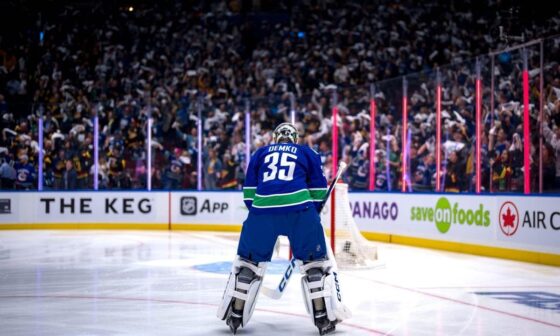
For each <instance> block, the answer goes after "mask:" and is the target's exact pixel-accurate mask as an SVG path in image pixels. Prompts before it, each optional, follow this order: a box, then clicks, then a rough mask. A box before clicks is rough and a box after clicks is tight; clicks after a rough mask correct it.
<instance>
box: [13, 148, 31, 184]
mask: <svg viewBox="0 0 560 336" xmlns="http://www.w3.org/2000/svg"><path fill="white" fill-rule="evenodd" d="M14 169H15V171H16V182H15V186H16V189H18V190H31V189H33V182H34V181H35V178H36V174H35V168H34V167H33V165H31V164H30V163H29V158H28V156H27V154H21V155H20V156H19V160H18V162H17V163H16V164H15V166H14Z"/></svg>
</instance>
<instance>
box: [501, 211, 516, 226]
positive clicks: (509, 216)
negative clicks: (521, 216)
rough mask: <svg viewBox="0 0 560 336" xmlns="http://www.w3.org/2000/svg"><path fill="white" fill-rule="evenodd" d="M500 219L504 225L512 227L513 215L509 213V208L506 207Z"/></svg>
mask: <svg viewBox="0 0 560 336" xmlns="http://www.w3.org/2000/svg"><path fill="white" fill-rule="evenodd" d="M502 219H503V220H504V227H507V226H511V227H512V228H513V227H514V224H513V222H514V221H515V215H513V214H512V213H511V208H509V207H508V208H507V211H506V213H505V214H503V215H502Z"/></svg>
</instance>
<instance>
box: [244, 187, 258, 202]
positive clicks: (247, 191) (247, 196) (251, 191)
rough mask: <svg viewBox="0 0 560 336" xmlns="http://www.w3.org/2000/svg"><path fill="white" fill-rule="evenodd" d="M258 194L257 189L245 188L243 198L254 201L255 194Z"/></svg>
mask: <svg viewBox="0 0 560 336" xmlns="http://www.w3.org/2000/svg"><path fill="white" fill-rule="evenodd" d="M256 193H257V188H247V187H245V188H243V198H244V199H253V198H255V194H256Z"/></svg>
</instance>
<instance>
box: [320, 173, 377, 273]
mask: <svg viewBox="0 0 560 336" xmlns="http://www.w3.org/2000/svg"><path fill="white" fill-rule="evenodd" d="M335 192H336V194H335V209H334V213H335V216H334V222H335V223H334V228H335V230H334V232H335V236H334V246H331V247H332V249H333V252H334V254H335V258H336V261H337V264H338V267H339V268H341V269H358V268H374V267H376V266H377V264H378V263H377V247H376V246H375V245H374V244H373V243H372V242H370V241H369V240H367V239H366V238H364V236H362V234H361V233H360V230H359V229H358V226H357V225H356V222H355V221H354V218H353V217H352V211H351V209H350V200H349V198H348V185H347V184H343V183H337V185H336V187H335V189H334V190H333V193H335ZM331 204H332V203H331V200H330V199H329V201H328V202H327V204H326V206H325V207H324V208H323V211H322V213H321V222H322V223H323V227H324V228H325V232H326V233H327V237H328V238H329V242H331V233H332V230H331Z"/></svg>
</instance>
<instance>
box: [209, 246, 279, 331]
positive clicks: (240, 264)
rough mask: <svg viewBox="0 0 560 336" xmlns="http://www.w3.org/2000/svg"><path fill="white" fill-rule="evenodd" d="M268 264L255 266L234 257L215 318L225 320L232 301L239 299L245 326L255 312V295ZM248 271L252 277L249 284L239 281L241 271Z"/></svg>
mask: <svg viewBox="0 0 560 336" xmlns="http://www.w3.org/2000/svg"><path fill="white" fill-rule="evenodd" d="M267 264H268V263H266V262H260V263H258V264H257V265H255V264H253V263H251V262H248V261H246V260H244V259H242V258H241V257H239V256H236V258H235V260H234V261H233V264H232V267H231V273H230V275H229V279H228V283H227V286H226V289H225V291H224V295H223V297H222V303H221V304H220V306H219V307H218V312H217V314H216V316H217V317H218V318H219V319H222V320H225V319H226V318H227V316H228V313H230V311H231V309H232V301H233V299H235V298H237V299H241V300H243V301H244V302H245V304H244V306H243V326H245V325H246V324H247V323H248V322H249V319H250V318H251V316H252V315H253V311H254V310H255V304H256V302H257V295H258V293H259V290H260V288H261V285H262V278H263V277H264V274H265V272H266V266H267ZM243 268H245V269H249V270H250V271H251V272H252V273H253V275H252V279H250V281H249V282H247V281H246V279H243V281H242V279H240V273H241V271H242V269H243Z"/></svg>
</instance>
